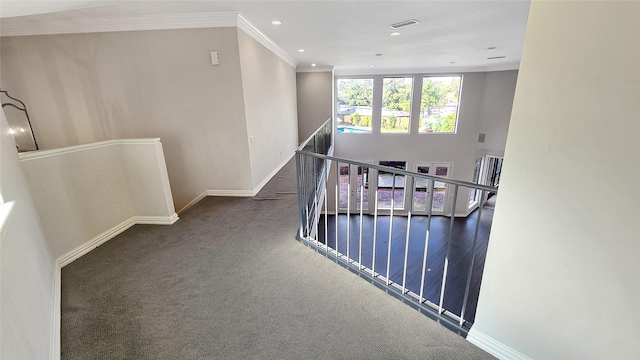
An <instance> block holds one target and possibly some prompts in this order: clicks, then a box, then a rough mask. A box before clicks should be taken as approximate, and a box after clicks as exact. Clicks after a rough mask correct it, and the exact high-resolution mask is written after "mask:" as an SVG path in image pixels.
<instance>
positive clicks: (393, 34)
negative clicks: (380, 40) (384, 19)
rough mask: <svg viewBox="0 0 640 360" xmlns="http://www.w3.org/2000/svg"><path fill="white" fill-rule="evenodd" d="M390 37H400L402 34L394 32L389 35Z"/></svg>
mask: <svg viewBox="0 0 640 360" xmlns="http://www.w3.org/2000/svg"><path fill="white" fill-rule="evenodd" d="M389 35H391V36H398V35H400V33H399V32H397V31H394V32H392V33H391V34H389Z"/></svg>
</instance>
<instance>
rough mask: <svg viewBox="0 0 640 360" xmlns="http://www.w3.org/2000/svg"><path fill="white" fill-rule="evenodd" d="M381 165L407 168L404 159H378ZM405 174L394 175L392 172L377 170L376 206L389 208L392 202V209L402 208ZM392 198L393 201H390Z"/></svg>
mask: <svg viewBox="0 0 640 360" xmlns="http://www.w3.org/2000/svg"><path fill="white" fill-rule="evenodd" d="M379 164H380V165H382V166H388V167H392V168H396V169H402V170H406V169H407V162H406V161H380V163H379ZM405 180H406V176H404V175H395V174H393V173H390V172H387V171H384V170H378V208H379V209H391V204H392V203H393V208H394V209H400V210H402V209H404V184H405V182H406V181H405ZM392 199H393V201H392Z"/></svg>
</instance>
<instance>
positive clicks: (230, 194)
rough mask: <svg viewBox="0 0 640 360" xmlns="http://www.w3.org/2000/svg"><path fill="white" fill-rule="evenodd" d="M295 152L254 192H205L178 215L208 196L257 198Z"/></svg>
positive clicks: (179, 212)
mask: <svg viewBox="0 0 640 360" xmlns="http://www.w3.org/2000/svg"><path fill="white" fill-rule="evenodd" d="M293 155H295V152H292V153H291V154H290V155H289V156H286V157H285V160H284V161H283V162H282V163H280V164H279V165H278V166H277V167H276V168H275V169H274V170H273V171H271V172H270V173H269V175H267V176H265V178H264V179H262V181H260V183H259V184H258V185H256V186H255V187H254V188H253V190H205V192H203V193H202V194H200V195H198V196H196V198H195V199H193V200H191V201H190V202H189V203H188V204H187V205H185V206H184V207H183V208H182V209H180V210H179V211H178V214H181V213H183V212H185V211H187V209H189V208H190V207H192V206H193V205H195V204H197V203H198V201H200V200H202V199H204V198H205V197H206V196H233V197H252V196H256V195H257V194H258V192H260V190H262V188H263V187H264V186H265V185H266V184H267V183H268V182H269V180H271V179H272V178H273V177H274V176H275V175H276V174H277V173H278V171H280V170H281V169H282V168H283V167H284V166H285V165H287V163H288V162H289V161H290V160H291V158H293Z"/></svg>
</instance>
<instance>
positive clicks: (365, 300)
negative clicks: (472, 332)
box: [61, 162, 492, 359]
mask: <svg viewBox="0 0 640 360" xmlns="http://www.w3.org/2000/svg"><path fill="white" fill-rule="evenodd" d="M296 212H297V197H296V194H295V163H293V162H290V163H289V164H288V165H287V166H286V167H285V168H283V169H282V170H281V171H280V172H279V173H278V174H277V175H276V176H275V177H274V178H273V179H272V180H271V181H270V182H269V183H268V184H267V185H266V186H265V188H264V189H263V190H262V191H261V192H260V194H259V195H258V196H256V197H254V198H224V197H207V198H205V199H204V200H202V201H200V202H199V203H198V204H196V205H195V206H194V207H192V208H191V209H189V210H188V211H186V212H185V213H183V214H181V216H180V217H181V219H180V220H179V221H178V222H177V223H176V224H175V225H173V226H152V225H136V226H134V227H132V228H131V229H129V230H127V231H126V232H124V233H123V234H121V235H119V236H117V237H116V238H114V239H112V240H111V241H109V242H107V243H105V244H104V245H102V246H100V247H99V248H97V249H95V250H93V251H92V252H91V253H89V254H87V255H85V256H83V257H82V258H80V259H78V260H76V261H75V262H73V263H71V264H70V265H68V266H66V267H65V268H64V269H62V329H61V349H62V358H63V359H484V358H492V357H491V356H490V355H488V354H487V353H485V352H483V351H482V350H480V349H478V348H476V347H475V346H473V345H472V344H470V343H468V342H467V341H466V340H465V339H464V338H462V337H460V336H458V335H456V334H454V333H452V332H450V331H449V330H447V329H445V328H444V327H442V326H441V325H438V324H437V323H435V322H434V321H432V320H430V319H429V318H427V317H426V316H424V315H421V314H420V313H418V312H417V311H415V310H413V309H412V308H410V307H409V306H407V305H405V304H403V303H402V302H400V301H399V300H397V299H395V298H393V297H391V296H389V295H388V294H386V293H384V292H383V291H381V290H380V289H378V288H376V287H375V286H373V285H371V284H370V283H368V282H366V281H364V280H362V279H360V278H359V277H358V276H357V275H355V274H353V273H351V272H349V271H348V270H346V269H344V268H343V267H341V266H338V265H336V264H335V263H333V262H332V261H331V260H329V259H326V258H325V257H323V256H322V255H320V254H318V253H316V252H315V251H313V250H311V249H309V248H308V247H306V246H304V245H302V244H300V243H299V242H297V241H296V240H295V231H296V226H297V217H296Z"/></svg>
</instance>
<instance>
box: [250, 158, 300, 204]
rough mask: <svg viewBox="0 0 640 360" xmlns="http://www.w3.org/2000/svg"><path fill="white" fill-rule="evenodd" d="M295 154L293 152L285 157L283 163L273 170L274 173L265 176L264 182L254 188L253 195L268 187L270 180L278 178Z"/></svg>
mask: <svg viewBox="0 0 640 360" xmlns="http://www.w3.org/2000/svg"><path fill="white" fill-rule="evenodd" d="M295 154H296V153H295V152H292V153H291V154H289V156H285V159H284V161H283V162H281V163H280V164H279V165H278V166H277V167H276V168H275V169H273V171H272V172H270V173H269V175H267V176H265V177H264V179H262V181H260V183H258V185H256V186H255V187H254V188H253V195H256V194H258V193H259V192H260V190H262V188H263V187H264V186H265V185H267V183H268V182H269V180H271V179H272V178H273V177H274V176H276V174H277V173H278V171H280V170H281V169H282V168H283V167H284V166H285V165H287V163H288V162H289V161H290V160H291V158H292V157H293V155H295Z"/></svg>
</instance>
